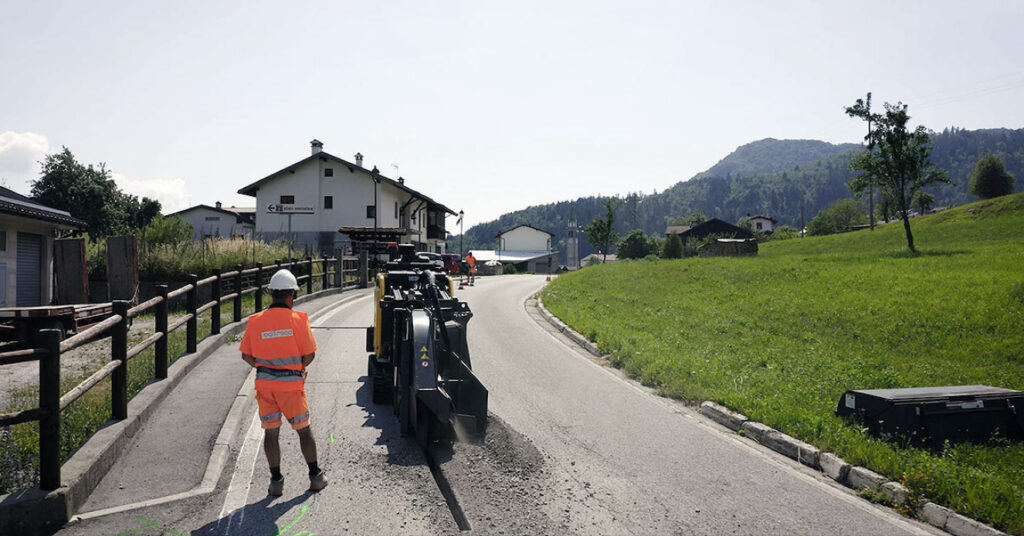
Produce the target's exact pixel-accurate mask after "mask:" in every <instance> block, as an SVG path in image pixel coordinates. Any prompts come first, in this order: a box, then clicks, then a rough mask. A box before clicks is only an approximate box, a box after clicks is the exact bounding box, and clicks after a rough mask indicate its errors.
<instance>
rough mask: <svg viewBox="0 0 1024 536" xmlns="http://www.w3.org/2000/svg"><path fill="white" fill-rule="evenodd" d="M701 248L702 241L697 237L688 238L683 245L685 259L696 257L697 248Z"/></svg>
mask: <svg viewBox="0 0 1024 536" xmlns="http://www.w3.org/2000/svg"><path fill="white" fill-rule="evenodd" d="M700 246H701V243H700V240H699V239H697V238H696V237H693V236H691V237H688V238H687V239H686V242H684V243H683V257H696V256H697V248H699V247H700Z"/></svg>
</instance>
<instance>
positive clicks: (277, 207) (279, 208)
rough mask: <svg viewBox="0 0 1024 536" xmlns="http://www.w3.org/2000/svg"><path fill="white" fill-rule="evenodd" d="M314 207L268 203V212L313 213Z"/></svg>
mask: <svg viewBox="0 0 1024 536" xmlns="http://www.w3.org/2000/svg"><path fill="white" fill-rule="evenodd" d="M312 213H313V207H304V206H300V205H282V204H279V203H271V204H269V205H267V214H312Z"/></svg>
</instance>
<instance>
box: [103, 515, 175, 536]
mask: <svg viewBox="0 0 1024 536" xmlns="http://www.w3.org/2000/svg"><path fill="white" fill-rule="evenodd" d="M135 520H136V521H138V522H139V523H142V526H141V527H137V528H134V529H131V530H129V531H127V532H122V533H120V534H118V535H117V536H128V535H129V534H135V533H136V532H140V531H143V530H148V529H157V530H159V531H160V534H170V535H172V536H188V535H187V534H185V533H184V532H178V531H176V530H172V529H169V528H167V527H165V526H163V525H161V524H159V523H157V522H155V521H150V520H148V519H146V518H144V517H139V518H136V519H135Z"/></svg>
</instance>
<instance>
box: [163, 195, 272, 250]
mask: <svg viewBox="0 0 1024 536" xmlns="http://www.w3.org/2000/svg"><path fill="white" fill-rule="evenodd" d="M169 216H181V219H183V220H185V223H188V224H189V225H191V226H192V240H195V241H200V240H203V239H206V238H252V237H253V231H254V230H255V228H256V222H255V221H254V216H255V215H254V210H253V209H251V208H238V207H230V208H224V207H223V206H222V205H221V202H220V201H217V202H216V203H215V204H214V206H212V207H211V206H209V205H196V206H194V207H189V208H186V209H185V210H181V211H178V212H175V213H174V214H170V215H169Z"/></svg>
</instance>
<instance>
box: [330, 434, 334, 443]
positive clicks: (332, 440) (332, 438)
mask: <svg viewBox="0 0 1024 536" xmlns="http://www.w3.org/2000/svg"><path fill="white" fill-rule="evenodd" d="M331 443H334V434H331Z"/></svg>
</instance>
